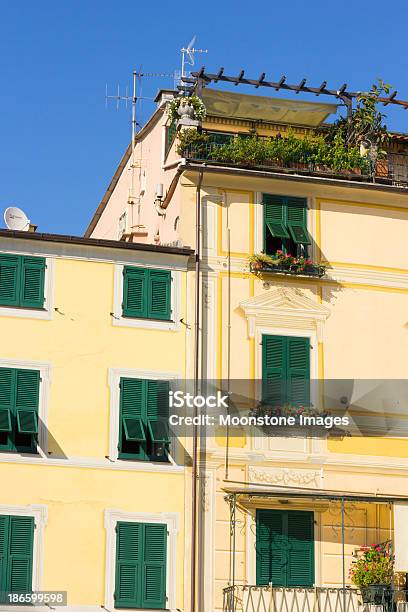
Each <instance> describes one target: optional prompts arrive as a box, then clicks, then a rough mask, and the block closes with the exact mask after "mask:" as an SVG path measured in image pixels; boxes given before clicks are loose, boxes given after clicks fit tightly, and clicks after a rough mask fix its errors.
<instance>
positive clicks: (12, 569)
mask: <svg viewBox="0 0 408 612" xmlns="http://www.w3.org/2000/svg"><path fill="white" fill-rule="evenodd" d="M33 541H34V517H31V516H4V515H0V591H2V592H7V591H8V592H11V593H18V592H22V593H29V592H30V591H31V590H32V575H33Z"/></svg>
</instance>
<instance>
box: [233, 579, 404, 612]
mask: <svg viewBox="0 0 408 612" xmlns="http://www.w3.org/2000/svg"><path fill="white" fill-rule="evenodd" d="M223 602H224V604H223V612H361V610H362V609H363V610H364V612H371V610H373V609H372V608H371V606H380V607H379V608H376V610H375V612H408V604H407V603H406V602H407V593H406V590H405V589H390V588H389V587H384V586H377V587H376V589H374V590H372V591H371V592H369V593H368V592H366V593H364V594H362V593H361V591H360V590H359V589H356V588H351V587H346V588H344V589H343V588H338V587H310V588H307V587H273V586H257V585H235V586H229V587H226V588H225V589H224V599H223ZM362 605H363V606H364V608H360V606H362Z"/></svg>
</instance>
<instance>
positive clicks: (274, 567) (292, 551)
mask: <svg viewBox="0 0 408 612" xmlns="http://www.w3.org/2000/svg"><path fill="white" fill-rule="evenodd" d="M256 583H257V584H259V585H263V584H269V583H272V584H273V585H274V586H282V587H311V586H313V585H314V519H313V512H306V511H300V510H288V511H287V510H257V511H256Z"/></svg>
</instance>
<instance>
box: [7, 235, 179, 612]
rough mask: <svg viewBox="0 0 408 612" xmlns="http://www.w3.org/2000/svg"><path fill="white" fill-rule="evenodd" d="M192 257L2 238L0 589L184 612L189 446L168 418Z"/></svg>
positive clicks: (86, 603)
mask: <svg viewBox="0 0 408 612" xmlns="http://www.w3.org/2000/svg"><path fill="white" fill-rule="evenodd" d="M190 254H191V251H190V250H189V249H187V248H173V247H164V246H155V245H138V244H127V243H124V242H117V241H109V240H93V239H84V238H76V237H70V236H62V235H61V236H57V235H49V234H37V233H28V232H27V233H25V232H12V231H7V230H1V231H0V330H1V331H0V337H1V342H0V346H1V350H0V450H1V452H0V481H1V490H0V591H2V592H10V591H13V592H19V593H25V592H30V591H34V592H37V591H54V592H59V591H66V592H67V598H68V605H67V607H66V608H64V609H67V610H69V611H74V610H75V611H76V612H79V611H84V612H85V611H86V612H88V611H89V612H91V611H94V612H96V611H97V610H101V609H103V610H113V609H116V608H160V609H169V610H173V611H175V610H177V609H183V608H184V555H185V550H184V545H185V539H184V531H185V524H184V523H185V519H184V517H185V505H184V495H185V479H184V448H183V441H182V440H177V439H173V438H172V437H171V434H170V432H169V431H168V429H167V427H166V422H167V421H166V419H165V420H164V421H163V419H162V417H164V416H165V415H164V412H161V409H162V408H163V402H162V398H163V394H165V393H167V388H168V387H169V386H170V387H171V385H172V384H174V383H175V382H176V381H177V380H178V379H183V378H184V377H185V370H186V350H185V347H186V334H187V325H186V324H183V323H182V321H183V322H184V323H185V322H186V268H187V260H188V258H189V256H190ZM164 410H165V407H164ZM56 596H57V595H56V594H54V595H50V596H49V597H51V599H49V602H50V605H51V606H52V604H53V602H54V599H53V598H55V597H56ZM7 597H8V596H7V595H4V596H3V601H2V603H3V605H4V608H3V609H6V610H9V609H13V610H14V609H19V608H18V606H17V607H16V606H13V607H12V608H11V607H10V606H8V605H7V602H8V599H7ZM20 601H21V600H20ZM21 609H24V610H27V609H31V607H30V606H28V607H27V606H26V605H25V606H23V607H22V608H21ZM33 609H34V608H33ZM35 609H36V610H37V609H50V608H49V607H41V608H38V607H36V608H35Z"/></svg>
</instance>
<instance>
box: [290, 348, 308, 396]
mask: <svg viewBox="0 0 408 612" xmlns="http://www.w3.org/2000/svg"><path fill="white" fill-rule="evenodd" d="M286 342H287V374H286V379H287V399H288V402H289V403H291V404H295V405H297V406H300V405H301V406H309V405H310V340H309V338H298V337H288V338H287V340H286Z"/></svg>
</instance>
